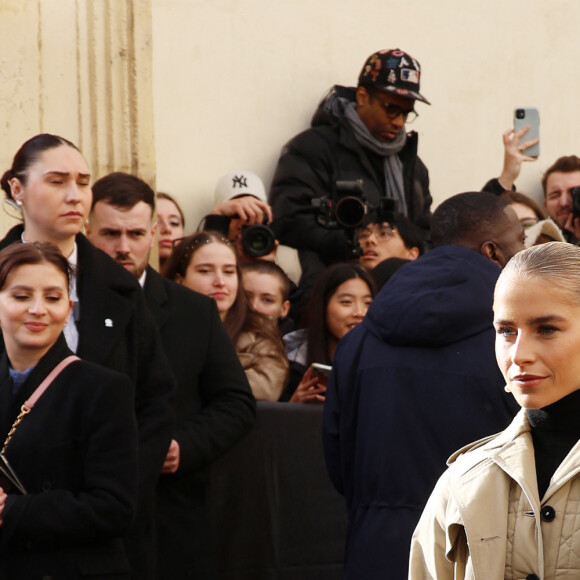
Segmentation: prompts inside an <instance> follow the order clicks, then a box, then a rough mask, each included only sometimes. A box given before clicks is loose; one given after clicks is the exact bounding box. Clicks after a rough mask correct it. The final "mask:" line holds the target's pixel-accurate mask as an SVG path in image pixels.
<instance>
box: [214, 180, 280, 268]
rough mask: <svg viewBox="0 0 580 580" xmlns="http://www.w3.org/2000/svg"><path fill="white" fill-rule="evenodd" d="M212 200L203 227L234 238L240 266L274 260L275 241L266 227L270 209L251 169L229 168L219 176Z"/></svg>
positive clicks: (231, 238)
mask: <svg viewBox="0 0 580 580" xmlns="http://www.w3.org/2000/svg"><path fill="white" fill-rule="evenodd" d="M214 200H215V203H216V205H215V206H214V207H213V209H212V210H211V212H210V213H209V215H208V216H206V218H205V225H204V226H203V229H205V230H209V229H211V230H217V231H220V232H222V233H223V234H224V235H226V236H227V237H228V239H230V240H232V241H235V243H236V250H237V252H238V257H239V259H240V265H244V264H247V263H248V262H252V261H254V260H256V259H260V260H270V261H272V262H273V261H274V260H275V258H276V249H277V247H278V241H277V240H276V238H275V236H274V232H273V231H272V230H271V229H270V227H269V226H268V224H269V223H271V222H272V208H271V207H270V206H269V205H268V203H267V201H266V190H265V188H264V184H263V182H262V180H261V179H260V178H259V177H258V176H257V175H256V174H255V173H252V172H250V171H245V170H237V171H230V172H228V173H226V174H224V175H222V176H221V177H220V178H219V180H218V182H217V185H216V189H215V194H214ZM218 216H219V217H218Z"/></svg>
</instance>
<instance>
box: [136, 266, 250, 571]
mask: <svg viewBox="0 0 580 580" xmlns="http://www.w3.org/2000/svg"><path fill="white" fill-rule="evenodd" d="M144 292H145V300H146V302H147V305H148V307H149V309H150V310H151V313H152V314H153V317H154V318H155V322H156V324H157V327H158V329H159V332H160V335H161V342H162V344H163V348H164V349H165V352H166V354H167V356H168V358H169V361H170V363H171V367H172V369H173V372H174V374H175V377H176V380H177V385H178V390H177V395H176V418H177V422H176V426H175V431H174V433H173V439H175V440H176V441H177V442H178V443H179V449H180V462H179V469H178V470H177V472H176V473H174V474H164V475H162V476H161V479H160V481H159V484H158V488H157V542H158V573H157V578H158V579H162V578H168V579H169V578H171V579H172V580H173V579H175V580H178V579H180V578H184V579H185V578H190V577H191V578H210V577H214V576H215V575H216V574H217V568H216V560H215V547H214V544H213V537H212V531H211V526H210V523H209V515H208V513H207V506H206V502H205V485H206V479H207V478H206V471H205V469H204V468H206V467H208V466H209V465H210V464H211V463H212V462H213V461H214V460H215V459H217V457H219V456H220V455H221V454H222V453H224V452H225V451H227V450H228V449H229V448H230V447H232V446H233V445H234V444H235V443H236V442H237V441H239V439H240V438H241V437H242V436H243V435H244V434H245V433H247V432H248V431H249V430H250V428H251V427H252V425H253V423H254V417H255V413H256V402H255V400H254V396H253V395H252V392H251V390H250V386H249V384H248V381H247V379H246V374H245V373H244V370H243V368H242V366H241V364H240V361H239V360H238V357H237V355H236V351H235V349H234V346H233V344H232V342H231V340H230V338H229V337H228V335H227V333H226V331H225V329H224V327H223V325H222V323H221V321H220V318H219V313H218V310H217V307H216V304H215V300H213V299H211V298H208V297H206V296H202V295H201V294H198V293H197V292H193V291H192V290H189V289H188V288H186V287H185V286H180V285H179V284H176V283H174V282H171V281H169V280H167V279H165V278H163V277H162V276H160V275H159V274H158V273H157V272H155V270H153V269H152V268H148V269H147V276H146V278H145V288H144Z"/></svg>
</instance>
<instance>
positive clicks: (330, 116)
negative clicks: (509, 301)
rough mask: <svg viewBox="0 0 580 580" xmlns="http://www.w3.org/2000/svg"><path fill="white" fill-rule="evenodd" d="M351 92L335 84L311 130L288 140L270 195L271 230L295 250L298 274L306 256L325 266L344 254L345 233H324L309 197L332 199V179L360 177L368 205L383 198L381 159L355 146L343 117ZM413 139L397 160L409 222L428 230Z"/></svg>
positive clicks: (425, 186)
mask: <svg viewBox="0 0 580 580" xmlns="http://www.w3.org/2000/svg"><path fill="white" fill-rule="evenodd" d="M355 91H356V89H355V88H354V87H341V86H334V87H333V88H332V89H331V90H330V91H329V93H328V94H327V95H326V96H325V97H324V99H323V100H322V102H321V103H320V105H319V106H318V109H317V111H316V113H315V114H314V117H313V119H312V128H311V129H308V130H306V131H304V132H303V133H300V134H299V135H297V136H296V137H294V138H293V139H292V140H291V141H289V142H288V143H287V144H286V145H285V146H284V148H283V150H282V154H281V157H280V160H279V161H278V166H277V168H276V172H275V175H274V180H273V183H272V188H271V191H270V203H271V205H272V208H273V211H274V223H273V228H274V231H275V233H276V236H277V238H278V239H279V240H280V242H281V243H283V244H286V245H288V246H292V247H294V248H297V249H298V250H299V251H300V258H301V263H302V267H303V270H304V269H306V270H307V271H308V270H309V269H310V267H309V266H312V263H310V264H309V263H307V261H308V258H309V257H312V258H316V257H318V258H319V260H320V262H321V263H322V264H324V265H328V264H331V263H333V262H337V261H342V260H344V259H345V256H346V236H345V234H344V232H343V231H342V230H331V229H326V228H324V227H323V226H321V225H320V224H319V223H318V222H317V221H316V210H315V208H313V207H312V199H313V198H317V197H321V196H324V195H326V196H330V195H332V193H333V191H334V184H335V183H336V181H337V180H353V179H361V178H362V179H363V180H364V189H365V194H366V198H367V201H368V202H369V203H371V204H374V205H376V204H378V202H379V200H380V198H381V197H384V196H385V178H384V175H383V174H382V171H381V170H382V163H383V160H382V158H379V157H378V156H377V155H375V154H374V153H371V152H369V151H368V150H366V149H363V148H362V147H361V146H360V145H359V144H358V142H357V141H356V139H355V137H354V134H353V133H352V131H351V129H350V127H349V125H348V122H347V121H346V119H345V118H344V102H341V100H340V98H342V99H347V100H349V101H354V100H355ZM417 141H418V135H417V133H414V132H411V133H409V134H408V138H407V142H406V144H405V147H404V148H403V150H402V151H401V152H400V154H399V156H400V158H401V160H402V162H403V172H404V186H405V195H406V200H407V207H408V211H409V218H410V219H411V220H412V221H413V222H415V223H416V224H417V225H419V226H421V227H422V228H424V229H426V230H428V229H429V225H430V218H431V212H430V208H431V201H432V200H431V194H430V193H429V174H428V172H427V168H426V167H425V165H424V164H423V162H422V161H421V160H420V159H419V157H418V156H417ZM312 253H313V254H314V256H310V255H311V254H312ZM305 262H306V263H305Z"/></svg>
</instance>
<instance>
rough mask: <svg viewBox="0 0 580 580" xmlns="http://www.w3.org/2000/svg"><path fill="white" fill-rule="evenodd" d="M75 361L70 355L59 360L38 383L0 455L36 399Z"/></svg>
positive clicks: (75, 358) (25, 402)
mask: <svg viewBox="0 0 580 580" xmlns="http://www.w3.org/2000/svg"><path fill="white" fill-rule="evenodd" d="M75 360H81V359H80V358H79V357H78V356H75V355H74V354H72V355H71V356H67V357H66V358H65V359H63V360H61V361H60V362H59V363H58V364H57V365H56V366H55V367H54V368H53V369H52V371H50V373H49V374H48V375H47V376H46V378H45V379H44V381H42V383H40V385H38V387H37V388H36V390H35V391H34V393H32V395H30V397H29V398H28V399H27V400H26V401H24V404H23V405H22V407H21V408H20V414H19V415H18V417H16V421H14V424H13V425H12V428H11V429H10V431H9V432H8V435H7V436H6V441H4V446H3V447H2V451H1V453H5V452H6V448H7V447H8V443H10V440H11V439H12V436H13V435H14V433H15V432H16V429H17V428H18V425H20V423H22V419H24V417H26V415H28V413H30V411H31V410H32V407H34V405H36V402H37V401H38V399H40V397H42V395H43V394H44V391H46V389H48V387H50V385H51V383H52V381H54V379H56V377H57V376H58V375H59V374H60V373H61V371H63V370H64V369H65V368H66V367H68V365H69V364H70V363H72V362H74V361H75Z"/></svg>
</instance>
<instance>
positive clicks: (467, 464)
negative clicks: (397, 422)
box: [409, 410, 580, 580]
mask: <svg viewBox="0 0 580 580" xmlns="http://www.w3.org/2000/svg"><path fill="white" fill-rule="evenodd" d="M450 463H451V467H450V468H449V469H448V470H447V471H446V472H445V474H444V475H443V476H442V477H441V479H440V480H439V482H438V484H437V487H436V488H435V490H434V491H433V494H432V496H431V498H430V499H429V502H428V503H427V506H426V508H425V512H424V513H423V515H422V516H421V520H420V522H419V525H418V526H417V529H416V531H415V534H414V535H413V541H412V550H411V560H410V573H409V578H411V579H413V580H415V579H423V578H429V579H431V578H437V580H445V579H447V578H462V579H466V580H503V579H504V578H505V579H506V580H515V579H520V578H527V579H529V580H538V579H539V580H553V579H555V578H557V579H558V580H572V579H577V578H578V577H579V576H580V551H579V550H578V546H579V542H580V529H579V528H578V523H577V522H578V517H579V515H580V508H579V506H580V478H579V477H578V473H579V472H580V442H579V443H576V445H575V446H574V447H573V448H572V450H571V451H570V453H569V454H568V455H567V457H566V458H565V459H564V461H563V462H562V463H561V464H560V466H559V467H558V468H557V470H556V472H555V473H554V475H553V476H552V480H551V482H550V486H549V487H548V489H547V491H546V493H545V495H544V497H543V498H542V499H541V500H540V498H539V496H538V486H537V483H536V469H535V461H534V447H533V442H532V435H531V432H530V425H529V423H528V420H527V417H526V413H525V411H524V410H522V411H521V412H520V413H519V414H518V415H517V417H516V418H515V419H514V421H513V422H512V424H511V425H510V426H509V427H508V428H507V429H506V430H505V431H503V432H502V433H500V434H499V435H497V436H495V437H489V438H487V439H484V440H482V441H478V442H476V443H472V444H471V445H468V446H467V447H465V448H464V449H461V450H460V451H458V452H457V453H456V454H455V455H454V456H453V457H452V458H451V459H450Z"/></svg>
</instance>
